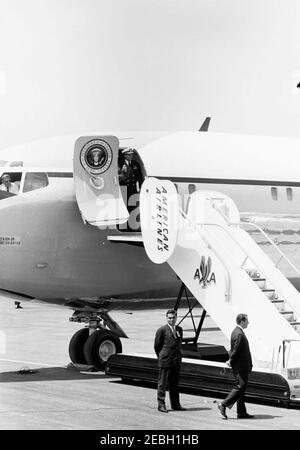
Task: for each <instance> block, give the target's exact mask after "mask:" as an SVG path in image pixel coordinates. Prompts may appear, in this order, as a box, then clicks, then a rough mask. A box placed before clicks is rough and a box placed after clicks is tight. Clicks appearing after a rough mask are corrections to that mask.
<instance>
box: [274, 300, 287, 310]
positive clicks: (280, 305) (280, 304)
mask: <svg viewBox="0 0 300 450" xmlns="http://www.w3.org/2000/svg"><path fill="white" fill-rule="evenodd" d="M271 303H272V304H273V305H274V306H275V308H276V309H277V311H279V312H281V311H284V305H285V302H284V300H271Z"/></svg>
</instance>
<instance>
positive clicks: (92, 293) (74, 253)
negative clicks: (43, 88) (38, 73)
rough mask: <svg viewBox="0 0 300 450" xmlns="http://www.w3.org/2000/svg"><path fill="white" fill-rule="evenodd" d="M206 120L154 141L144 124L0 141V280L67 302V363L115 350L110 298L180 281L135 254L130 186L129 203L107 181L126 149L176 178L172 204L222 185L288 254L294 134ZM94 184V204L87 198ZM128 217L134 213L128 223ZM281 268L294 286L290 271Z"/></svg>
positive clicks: (296, 184) (295, 203) (100, 362)
mask: <svg viewBox="0 0 300 450" xmlns="http://www.w3.org/2000/svg"><path fill="white" fill-rule="evenodd" d="M208 125H209V120H208V119H206V121H205V122H204V123H203V126H202V127H200V129H199V131H197V132H186V131H184V132H177V133H171V134H167V133H163V132H161V133H156V134H155V138H154V139H153V140H152V139H151V136H150V133H148V135H147V136H146V137H145V136H142V135H141V136H139V137H138V139H134V138H132V134H131V133H124V132H122V133H116V134H112V133H109V134H106V133H101V134H93V135H88V136H84V135H83V136H80V137H78V136H76V137H75V138H74V136H71V137H62V138H53V139H50V140H48V141H38V142H36V143H32V144H26V145H24V146H19V147H16V148H10V149H7V150H3V151H1V152H0V158H1V161H0V169H1V174H4V173H9V174H10V176H11V180H12V181H13V182H14V183H16V184H17V185H18V186H19V192H18V194H11V193H9V192H8V193H7V192H1V191H0V200H1V201H0V211H1V223H0V248H1V252H0V264H1V271H0V289H2V290H3V291H7V292H14V293H18V294H21V295H23V296H26V297H29V298H37V299H39V300H44V301H50V302H51V301H53V302H54V301H55V302H61V303H63V304H65V305H66V306H69V307H72V308H73V309H74V310H75V312H74V314H73V317H72V318H71V319H70V320H73V321H77V322H80V323H81V322H83V323H87V324H88V327H85V328H82V329H80V330H79V331H78V332H76V333H75V334H74V336H73V337H72V338H71V340H70V345H69V354H70V358H71V360H72V362H73V363H77V364H86V363H87V364H91V365H94V366H95V367H97V368H103V367H104V366H105V362H106V361H107V359H108V357H109V356H110V355H111V354H113V353H116V352H121V351H122V344H121V340H120V338H122V337H127V335H126V333H125V332H124V331H123V330H122V329H121V328H120V327H119V325H118V324H117V323H116V322H115V321H114V320H113V319H112V318H111V317H110V315H109V311H110V310H111V309H113V307H114V299H116V298H121V299H122V298H130V297H131V298H132V297H135V298H137V297H152V296H160V297H161V296H166V295H170V293H176V292H177V290H178V288H179V286H180V280H178V278H177V276H176V274H175V273H174V272H173V271H172V270H171V268H170V267H169V266H168V265H167V264H160V265H156V264H153V262H151V261H150V259H149V258H148V257H147V255H146V253H145V250H144V247H143V242H142V237H141V233H140V228H139V219H138V218H139V214H138V208H137V206H138V198H139V189H140V187H141V186H139V187H137V191H136V195H135V201H134V204H133V208H130V207H129V206H130V204H129V202H130V200H129V199H127V198H126V192H125V195H124V186H123V187H122V186H121V183H120V182H119V181H118V180H119V174H118V170H120V168H121V167H120V161H121V157H122V158H123V157H124V155H126V152H128V149H130V152H131V153H133V159H134V160H135V162H136V164H137V166H138V168H139V171H140V177H141V178H142V180H144V179H145V178H147V177H156V178H157V179H167V180H171V181H172V182H173V183H175V186H176V189H177V192H178V196H179V198H180V201H181V206H182V208H183V210H187V208H188V204H189V197H190V195H191V194H192V193H193V192H194V191H196V190H200V189H201V190H212V191H219V192H222V193H224V194H226V195H228V196H230V197H231V198H232V199H233V200H234V201H235V203H236V204H237V206H238V208H239V210H240V211H241V214H242V217H243V221H244V222H245V225H246V226H247V223H251V222H256V223H260V225H261V226H264V227H265V230H267V233H268V234H271V235H273V236H275V238H276V239H277V245H278V246H280V245H281V246H282V247H284V249H285V252H287V253H288V254H289V255H290V256H291V257H292V259H293V262H294V264H295V265H297V263H298V262H299V261H298V260H297V259H298V255H297V252H296V250H297V245H299V243H300V241H299V240H298V236H299V234H300V208H299V205H300V202H299V199H300V181H298V167H299V164H298V162H300V161H299V159H300V158H299V156H298V155H299V140H297V139H290V138H275V137H266V136H245V135H231V134H224V133H211V132H207V131H208ZM116 135H118V136H119V138H118V137H116ZM152 137H153V136H152ZM95 148H98V149H100V150H101V152H102V156H103V158H104V156H105V158H104V163H103V164H102V166H101V167H100V169H98V168H97V167H96V165H95V164H96V163H95V164H94V163H93V162H92V161H91V159H89V158H91V154H92V151H93V150H94V149H95ZM74 149H75V150H74ZM111 149H112V150H111ZM73 152H74V153H73ZM72 158H73V163H72ZM60 161H61V162H62V163H61V165H60V164H59V162H60ZM93 164H94V165H93ZM97 183H100V184H97ZM140 184H142V182H141V183H140ZM103 186H104V191H105V195H106V196H107V195H108V194H109V198H108V197H105V196H104V197H105V202H106V203H105V208H103V203H101V201H100V202H99V198H98V197H99V195H100V197H101V195H102V194H101V193H103V192H104V191H103ZM125 188H126V186H125ZM106 189H108V191H107V190H106ZM125 191H126V189H125ZM95 195H96V197H97V196H98V197H97V198H96V197H95ZM131 206H132V205H131ZM129 212H130V216H129ZM108 216H109V217H108ZM130 217H133V218H134V219H135V220H133V222H132V224H131V226H129V227H128V224H130ZM252 234H253V237H254V238H255V239H258V242H259V244H260V245H261V246H262V247H264V250H265V251H266V252H270V251H271V248H269V246H268V242H267V241H266V240H264V239H263V240H261V238H260V237H257V236H256V234H255V231H252ZM295 249H296V250H295ZM299 266H300V265H299ZM287 276H288V277H289V279H291V280H292V282H293V284H294V285H295V286H296V287H297V288H300V279H299V277H297V276H295V275H294V274H291V273H287Z"/></svg>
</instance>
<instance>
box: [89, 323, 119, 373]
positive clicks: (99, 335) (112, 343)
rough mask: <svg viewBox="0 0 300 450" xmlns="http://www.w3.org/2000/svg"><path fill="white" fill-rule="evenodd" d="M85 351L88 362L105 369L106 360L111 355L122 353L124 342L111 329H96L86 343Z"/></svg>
mask: <svg viewBox="0 0 300 450" xmlns="http://www.w3.org/2000/svg"><path fill="white" fill-rule="evenodd" d="M83 352H84V356H85V359H86V362H87V364H91V365H93V366H95V367H96V368H97V369H100V370H104V369H105V364H106V361H107V360H108V358H109V357H110V356H111V355H114V354H115V353H122V344H121V341H120V339H119V338H118V336H116V335H114V334H113V333H112V332H111V331H105V330H96V331H94V332H93V333H92V334H91V335H90V336H89V338H88V339H87V341H86V343H85V344H84V348H83Z"/></svg>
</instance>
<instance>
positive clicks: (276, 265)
mask: <svg viewBox="0 0 300 450" xmlns="http://www.w3.org/2000/svg"><path fill="white" fill-rule="evenodd" d="M210 202H211V203H212V207H213V208H214V209H216V210H217V211H218V213H219V214H221V216H222V217H223V218H224V219H225V220H226V222H227V223H228V224H229V225H230V226H231V225H234V226H237V225H238V226H245V225H251V226H252V227H254V228H256V229H257V230H258V231H260V233H261V234H262V235H263V236H264V237H265V238H266V239H267V241H268V242H269V243H270V244H271V245H272V246H273V247H274V248H275V250H276V251H277V253H279V254H280V258H279V260H278V261H277V263H276V264H275V263H273V264H274V265H275V267H276V268H278V264H279V263H280V261H281V260H282V258H283V259H285V261H286V262H287V263H288V264H289V266H290V267H292V269H293V270H294V271H295V272H296V273H297V274H298V275H300V270H299V269H298V268H297V267H296V266H295V265H294V264H293V263H292V261H290V259H289V258H288V257H287V256H286V255H285V254H284V253H283V252H282V251H281V250H280V249H279V248H278V246H277V245H276V244H275V242H274V241H273V240H272V239H271V238H270V237H269V236H268V235H267V233H265V232H264V230H263V229H262V228H261V227H260V226H259V225H257V224H256V223H253V222H241V221H240V222H230V220H229V219H228V217H227V216H226V215H225V214H224V213H223V211H222V210H221V209H220V208H219V207H218V206H217V205H216V204H215V203H213V200H212V199H210Z"/></svg>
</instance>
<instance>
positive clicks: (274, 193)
mask: <svg viewBox="0 0 300 450" xmlns="http://www.w3.org/2000/svg"><path fill="white" fill-rule="evenodd" d="M271 195H272V199H273V200H278V189H277V188H276V187H272V188H271Z"/></svg>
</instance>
